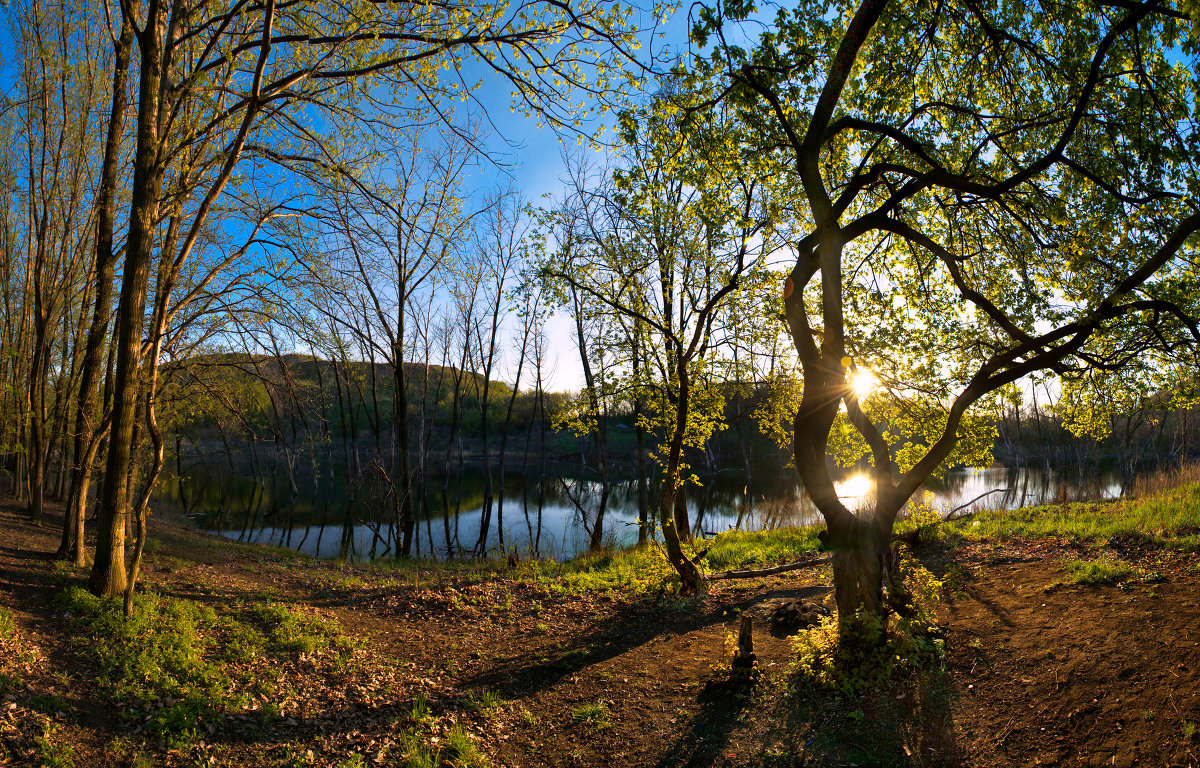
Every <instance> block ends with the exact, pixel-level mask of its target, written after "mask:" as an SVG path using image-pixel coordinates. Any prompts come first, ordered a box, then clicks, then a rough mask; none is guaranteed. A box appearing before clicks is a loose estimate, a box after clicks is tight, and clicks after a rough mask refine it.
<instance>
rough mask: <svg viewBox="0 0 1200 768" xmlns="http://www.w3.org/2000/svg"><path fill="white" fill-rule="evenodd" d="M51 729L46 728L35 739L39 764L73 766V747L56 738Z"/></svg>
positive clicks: (47, 767)
mask: <svg viewBox="0 0 1200 768" xmlns="http://www.w3.org/2000/svg"><path fill="white" fill-rule="evenodd" d="M55 733H56V732H55V731H54V730H53V729H47V730H46V731H45V732H44V733H43V734H42V735H41V736H38V737H37V739H36V740H35V745H36V746H37V752H38V759H39V763H38V764H39V765H41V766H43V768H75V765H76V762H75V747H73V746H71V745H70V744H69V743H67V742H65V741H63V740H61V739H59V738H57V737H56V736H55Z"/></svg>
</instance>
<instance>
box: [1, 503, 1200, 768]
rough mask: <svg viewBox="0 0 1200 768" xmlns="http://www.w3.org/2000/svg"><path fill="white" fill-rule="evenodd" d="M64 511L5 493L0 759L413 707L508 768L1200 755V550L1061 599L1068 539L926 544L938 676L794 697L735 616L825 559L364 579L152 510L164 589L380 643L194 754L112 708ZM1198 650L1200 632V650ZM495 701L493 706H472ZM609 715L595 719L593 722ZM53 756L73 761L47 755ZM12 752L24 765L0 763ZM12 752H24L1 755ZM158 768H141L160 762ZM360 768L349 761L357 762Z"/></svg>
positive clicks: (812, 587) (1107, 760)
mask: <svg viewBox="0 0 1200 768" xmlns="http://www.w3.org/2000/svg"><path fill="white" fill-rule="evenodd" d="M58 523H59V520H58V519H57V518H55V517H54V515H53V514H51V515H50V516H49V517H48V519H47V524H46V525H45V526H43V527H40V528H39V527H34V526H32V525H30V524H29V523H27V522H26V521H25V514H24V512H23V510H22V509H20V508H19V507H17V506H16V505H14V504H11V503H5V504H0V605H4V606H7V607H8V608H9V609H10V610H11V611H12V612H13V615H14V618H15V623H16V635H15V637H14V638H13V639H10V640H8V641H0V669H3V668H4V667H3V665H4V664H7V666H8V668H9V669H10V671H11V670H15V671H17V672H19V673H20V676H21V678H22V681H23V685H22V686H21V687H19V688H18V689H17V690H16V691H15V692H12V693H9V694H8V695H6V696H4V697H3V701H2V702H0V739H2V740H3V741H2V742H0V765H38V764H39V763H44V762H45V761H46V758H45V755H46V754H47V749H46V748H45V747H44V745H41V744H40V743H39V741H38V739H39V738H40V739H42V741H43V742H44V741H46V740H50V741H53V742H58V743H65V744H69V745H70V747H71V749H70V752H71V753H72V758H71V759H72V760H73V761H74V764H75V765H78V766H97V767H99V766H124V765H129V764H131V760H132V757H131V755H133V754H134V753H135V752H136V750H131V749H130V747H129V745H130V744H138V745H140V747H141V748H144V749H146V750H147V751H148V755H149V756H150V757H151V758H152V764H161V765H228V766H242V765H338V764H339V763H343V762H344V761H347V760H357V758H352V756H353V755H355V754H358V755H361V756H362V758H363V760H362V762H361V763H359V764H365V765H395V764H398V763H396V762H395V754H396V751H395V749H394V747H395V745H396V744H397V743H398V740H399V739H400V737H401V736H400V732H401V730H402V725H403V723H404V721H405V718H407V717H408V715H407V713H408V712H410V711H411V710H412V707H413V702H414V700H415V699H416V698H417V696H418V694H422V695H423V696H424V697H425V698H426V699H427V701H428V702H429V708H430V711H431V713H432V715H433V716H434V717H436V718H437V723H438V726H437V727H439V728H443V729H444V728H449V727H452V726H453V725H459V726H461V727H462V728H463V729H464V730H466V731H467V732H468V733H470V734H471V735H472V736H473V737H474V739H475V741H476V743H477V744H478V745H479V746H480V747H481V749H482V750H483V752H484V753H485V754H486V755H487V757H488V758H489V760H490V763H491V764H492V765H493V766H530V767H537V766H606V767H611V768H619V767H620V766H661V767H663V768H666V767H668V766H842V765H847V766H848V765H857V766H870V765H878V766H892V765H945V766H950V765H967V766H1011V765H1016V766H1025V765H1064V766H1075V765H1088V766H1093V765H1094V766H1101V765H1104V766H1112V765H1115V766H1134V765H1139V766H1140V765H1150V766H1165V765H1179V766H1184V765H1193V764H1196V763H1197V762H1198V760H1197V757H1196V756H1197V753H1198V752H1200V700H1198V699H1197V694H1200V679H1198V677H1197V669H1198V668H1200V644H1198V643H1200V623H1198V619H1200V590H1198V589H1197V587H1200V571H1197V570H1196V564H1197V559H1196V558H1195V557H1194V556H1191V555H1180V554H1171V553H1166V552H1163V551H1142V550H1137V549H1134V548H1130V549H1128V550H1126V551H1124V552H1122V553H1121V554H1122V556H1123V557H1125V558H1127V559H1129V560H1131V561H1133V562H1135V563H1136V564H1138V565H1140V566H1141V567H1142V568H1143V569H1145V571H1146V572H1147V573H1151V574H1153V578H1150V579H1146V580H1144V581H1142V582H1139V583H1137V584H1134V585H1131V586H1124V587H1122V586H1101V587H1090V586H1088V587H1085V586H1077V585H1070V586H1066V585H1062V584H1061V583H1059V582H1061V581H1062V580H1063V578H1064V576H1063V572H1062V562H1063V560H1064V559H1066V558H1070V557H1074V556H1078V554H1079V553H1078V552H1077V551H1075V550H1073V549H1072V548H1071V547H1070V546H1068V545H1067V544H1065V543H1063V542H1057V541H1035V542H1017V543H1011V542H1010V543H1005V544H999V543H983V544H973V545H970V546H964V547H960V548H958V549H956V550H954V551H947V550H946V549H945V548H944V547H939V546H933V547H927V548H926V550H925V551H923V552H921V553H919V554H920V556H921V557H922V559H923V560H924V561H925V562H926V564H927V565H928V567H930V569H931V570H933V571H934V572H935V573H937V574H939V575H941V576H943V577H944V578H945V579H946V589H945V592H946V594H945V598H944V605H943V608H942V610H941V615H940V618H941V621H942V623H943V625H944V627H945V631H946V641H947V642H946V647H947V657H946V662H945V665H944V668H943V669H941V670H930V671H927V672H923V673H921V674H918V675H915V676H912V677H910V678H908V679H905V680H902V681H898V682H895V683H893V684H890V685H888V686H887V687H886V688H885V689H882V690H876V691H874V692H872V693H871V694H869V695H866V696H861V697H855V698H850V699H847V698H844V697H839V696H836V695H832V694H827V693H822V692H819V691H813V690H805V689H803V688H802V687H797V686H796V685H795V684H794V683H793V681H792V679H791V677H790V675H789V673H788V666H789V660H790V658H791V646H790V642H789V640H788V639H787V638H786V637H777V636H774V635H772V634H771V633H770V632H768V631H767V630H766V626H765V623H764V622H763V621H759V622H758V626H759V630H758V631H757V632H756V651H757V653H758V656H759V659H760V665H761V669H762V676H761V679H760V681H759V683H758V685H757V686H756V687H755V688H754V689H753V690H752V691H750V692H740V693H739V692H737V691H736V690H734V689H732V688H730V687H728V686H725V685H723V684H722V681H723V680H724V679H725V670H726V668H727V665H726V661H725V659H726V656H725V654H726V651H725V643H726V639H727V636H729V635H731V633H732V632H733V628H734V627H735V625H736V622H737V616H738V614H739V613H740V612H750V613H751V615H755V616H758V617H759V618H760V619H761V618H764V617H765V616H766V615H768V614H769V612H770V611H771V609H772V608H773V607H774V606H775V605H777V604H778V603H779V602H781V601H783V600H787V599H792V598H796V597H806V598H809V599H812V600H816V601H820V600H823V599H825V598H826V596H827V595H828V589H829V588H828V586H827V585H828V583H829V574H828V572H827V571H826V570H824V569H822V568H814V569H811V570H809V571H801V572H793V573H789V574H786V575H783V576H780V577H776V578H772V579H760V580H752V581H742V582H721V583H719V584H717V585H716V586H715V587H714V589H713V590H712V592H711V593H710V594H709V595H707V596H706V597H705V598H704V599H702V600H679V599H675V598H672V597H670V596H667V595H659V596H644V595H643V596H640V597H633V596H623V595H620V594H617V593H608V594H588V595H569V596H564V595H559V594H555V593H552V592H550V591H548V590H547V589H546V588H545V587H542V586H536V585H531V584H528V583H520V582H517V581H514V580H511V579H505V578H499V577H497V578H494V579H490V580H487V581H483V582H478V583H472V582H470V581H467V580H465V579H455V578H451V577H449V576H447V575H445V574H444V573H443V572H441V571H438V570H436V569H432V568H431V569H430V570H428V571H423V572H420V573H415V574H414V573H408V572H405V574H404V575H403V576H401V577H395V578H389V579H387V580H383V581H382V582H381V580H380V578H379V576H378V574H379V572H378V571H377V570H374V569H371V568H370V567H341V566H338V565H336V564H333V563H324V562H313V561H309V560H304V559H300V558H297V557H296V556H293V555H289V554H287V553H282V552H279V551H276V550H268V549H262V548H256V547H249V546H242V545H236V544H231V543H227V542H224V541H221V540H217V539H215V538H213V537H209V536H207V535H205V534H202V533H199V532H197V531H194V530H190V529H188V528H186V527H185V526H182V525H177V524H172V523H167V522H163V521H156V522H155V524H154V527H153V529H152V536H153V537H154V546H153V547H152V550H153V551H152V552H151V553H150V555H149V556H148V562H147V564H146V568H145V574H144V581H145V583H146V584H148V585H150V586H151V587H152V588H153V589H155V590H157V591H159V592H161V593H163V594H166V595H172V596H178V597H187V598H190V599H194V600H199V601H207V602H211V603H214V604H220V603H227V602H230V601H237V600H245V599H250V600H263V599H267V600H284V601H291V602H297V603H299V604H302V605H304V606H307V607H308V609H311V610H312V611H313V612H315V613H318V614H320V615H321V616H324V617H327V618H331V619H334V620H336V621H337V622H339V623H340V624H341V625H342V627H343V628H344V629H345V632H346V634H347V635H349V636H351V637H353V638H356V639H358V640H359V641H361V646H360V648H359V649H358V650H357V651H356V652H355V655H354V658H353V660H352V662H351V663H350V664H349V665H347V666H345V667H344V668H340V669H336V670H335V669H331V668H329V667H327V666H321V665H320V664H316V663H313V662H312V661H311V660H310V659H305V658H303V657H297V658H296V659H293V660H288V661H287V662H285V663H284V665H283V667H281V669H280V670H279V672H280V675H281V679H284V680H286V681H287V685H286V686H284V687H283V688H281V693H280V695H279V700H278V701H276V702H272V704H274V705H277V706H278V707H279V716H278V718H277V719H276V720H272V721H270V722H267V723H265V724H264V721H262V719H261V718H259V719H257V720H256V719H255V718H254V713H253V712H252V711H251V712H244V713H237V714H233V715H230V716H229V717H228V718H227V719H226V720H225V721H224V724H223V726H222V727H220V728H215V729H213V731H212V732H211V733H208V734H206V735H205V736H204V738H203V739H201V740H200V741H198V742H197V743H196V744H194V745H193V746H191V747H189V748H188V749H186V750H175V751H166V750H164V749H161V748H155V745H154V744H152V743H149V742H148V741H147V740H145V739H144V736H143V735H141V734H140V733H139V731H138V729H137V728H136V727H135V726H131V725H130V724H129V722H128V719H127V718H123V717H122V716H121V715H122V713H121V712H120V708H119V705H117V704H115V703H114V702H112V701H109V700H105V699H104V698H103V697H102V696H101V694H100V693H99V691H98V690H97V687H96V685H95V683H94V679H95V674H96V671H95V669H94V667H93V666H92V665H93V664H94V662H92V661H91V660H90V658H89V657H88V656H87V654H86V652H85V650H84V649H81V648H80V647H79V645H78V644H75V643H72V642H70V641H69V634H70V626H71V624H70V618H69V617H65V616H63V615H62V613H61V611H62V609H61V607H56V605H55V603H54V602H53V599H52V598H53V596H54V595H55V594H56V593H57V592H58V591H60V590H61V589H62V588H63V584H64V583H69V581H70V580H71V579H72V578H78V574H73V573H70V572H68V570H67V569H64V568H62V566H61V565H60V566H55V564H54V562H53V559H52V558H51V556H50V555H49V554H47V553H50V552H52V551H53V550H54V549H55V548H56V546H57V530H58V528H57V526H58ZM1193 635H1196V637H1193ZM484 692H491V693H490V694H488V695H489V696H491V701H492V702H493V703H492V705H490V706H489V707H486V708H481V707H479V706H477V705H473V704H472V702H476V701H478V700H479V699H480V696H481V694H482V693H484ZM589 705H600V706H602V708H603V709H604V710H605V711H606V712H607V716H606V717H605V718H602V721H601V722H597V721H596V719H585V718H581V717H580V714H579V713H580V712H581V708H584V707H587V706H589ZM49 751H50V753H51V754H53V753H54V750H53V749H50V750H49ZM6 756H7V757H6ZM6 761H7V762H6ZM145 764H146V763H143V765H145ZM345 764H354V763H353V762H351V763H345Z"/></svg>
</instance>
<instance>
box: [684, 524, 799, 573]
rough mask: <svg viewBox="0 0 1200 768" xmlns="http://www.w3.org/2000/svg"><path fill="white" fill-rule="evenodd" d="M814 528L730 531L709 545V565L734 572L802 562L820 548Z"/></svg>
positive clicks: (717, 569) (714, 538)
mask: <svg viewBox="0 0 1200 768" xmlns="http://www.w3.org/2000/svg"><path fill="white" fill-rule="evenodd" d="M820 530H822V529H821V528H816V527H813V526H808V527H805V528H777V529H775V530H772V531H728V532H726V533H722V534H720V535H718V536H715V537H713V538H712V539H709V540H708V541H706V542H705V544H706V545H707V546H708V555H707V556H705V558H704V563H705V565H707V566H708V568H709V569H711V570H714V571H734V570H742V569H744V568H749V567H750V566H755V565H778V564H781V563H787V562H791V561H793V560H796V559H798V556H799V555H800V554H801V553H803V552H815V551H816V549H817V547H818V546H820V543H821V542H820V541H818V540H817V533H818V532H819V531H820Z"/></svg>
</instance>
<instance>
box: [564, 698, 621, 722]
mask: <svg viewBox="0 0 1200 768" xmlns="http://www.w3.org/2000/svg"><path fill="white" fill-rule="evenodd" d="M608 714H609V713H608V705H607V704H605V703H604V702H603V701H597V702H593V703H591V704H580V705H579V706H578V707H575V708H574V709H572V710H571V722H573V723H576V724H579V725H582V724H584V723H588V724H590V725H593V726H595V727H596V728H608V727H609V726H610V725H612V721H610V720H609V717H608Z"/></svg>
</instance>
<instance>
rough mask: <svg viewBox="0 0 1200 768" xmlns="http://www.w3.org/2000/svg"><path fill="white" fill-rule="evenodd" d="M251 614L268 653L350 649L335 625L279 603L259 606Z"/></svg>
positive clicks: (344, 650) (251, 610)
mask: <svg viewBox="0 0 1200 768" xmlns="http://www.w3.org/2000/svg"><path fill="white" fill-rule="evenodd" d="M250 615H251V617H252V618H253V620H254V622H255V623H256V624H258V626H259V628H261V629H262V631H263V634H264V636H265V647H266V650H267V652H268V653H275V654H281V653H312V652H314V651H317V650H320V649H324V648H329V647H335V648H337V649H338V650H340V651H343V652H348V651H349V650H350V646H349V643H348V642H347V641H346V639H345V638H344V637H343V636H342V633H341V629H340V628H338V627H337V625H336V624H334V623H333V622H329V621H325V620H324V619H321V618H318V617H316V616H310V615H308V614H306V613H303V612H301V611H299V610H296V609H295V608H290V607H288V606H286V605H283V604H282V603H259V604H257V605H255V606H253V607H252V608H251V609H250Z"/></svg>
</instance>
